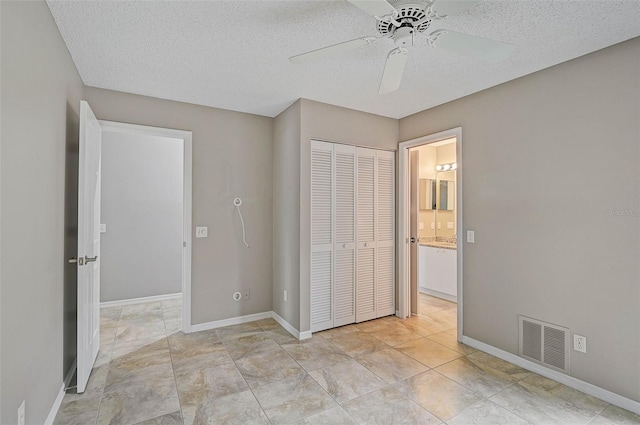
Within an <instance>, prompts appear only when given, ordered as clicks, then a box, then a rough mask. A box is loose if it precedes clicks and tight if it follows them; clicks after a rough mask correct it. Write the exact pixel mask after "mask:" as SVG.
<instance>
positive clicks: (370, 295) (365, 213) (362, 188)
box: [356, 148, 376, 322]
mask: <svg viewBox="0 0 640 425" xmlns="http://www.w3.org/2000/svg"><path fill="white" fill-rule="evenodd" d="M356 158H357V162H356V176H357V177H356V193H357V195H356V199H357V203H356V206H357V209H356V217H357V219H356V222H357V233H356V235H357V243H356V322H362V321H365V320H370V319H375V318H376V287H375V281H376V276H375V274H376V273H375V269H376V267H375V256H376V252H375V251H376V250H375V247H376V246H375V245H376V240H375V229H376V223H375V220H376V206H375V198H376V181H375V180H376V151H375V150H374V149H365V148H357V149H356Z"/></svg>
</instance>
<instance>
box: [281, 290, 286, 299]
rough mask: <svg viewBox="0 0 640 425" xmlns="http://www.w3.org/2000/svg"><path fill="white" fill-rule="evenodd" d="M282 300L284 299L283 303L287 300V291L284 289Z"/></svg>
mask: <svg viewBox="0 0 640 425" xmlns="http://www.w3.org/2000/svg"><path fill="white" fill-rule="evenodd" d="M282 298H284V300H285V301H286V300H287V290H286V289H285V290H284V292H283V293H282Z"/></svg>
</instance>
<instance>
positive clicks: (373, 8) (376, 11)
mask: <svg viewBox="0 0 640 425" xmlns="http://www.w3.org/2000/svg"><path fill="white" fill-rule="evenodd" d="M348 2H349V3H351V4H352V5H354V6H356V7H359V8H360V9H362V10H364V11H365V12H367V13H368V14H369V15H371V16H380V17H381V16H385V15H390V14H392V13H394V12H395V11H396V9H395V7H393V6H391V5H390V4H389V2H387V0H348Z"/></svg>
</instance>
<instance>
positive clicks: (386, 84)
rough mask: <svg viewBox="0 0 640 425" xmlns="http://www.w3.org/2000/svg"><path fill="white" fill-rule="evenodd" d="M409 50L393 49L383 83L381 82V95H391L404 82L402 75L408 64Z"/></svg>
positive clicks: (385, 68)
mask: <svg viewBox="0 0 640 425" xmlns="http://www.w3.org/2000/svg"><path fill="white" fill-rule="evenodd" d="M408 53H409V52H408V51H407V49H403V48H396V49H393V50H392V51H391V52H390V53H389V56H387V63H386V64H385V66H384V72H383V73H382V81H380V89H379V90H378V93H379V94H385V93H391V92H393V91H396V90H398V88H399V87H400V82H401V81H402V73H403V72H404V66H405V64H406V63H407V54H408Z"/></svg>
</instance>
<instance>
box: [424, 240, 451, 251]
mask: <svg viewBox="0 0 640 425" xmlns="http://www.w3.org/2000/svg"><path fill="white" fill-rule="evenodd" d="M420 246H428V247H431V248H443V249H453V250H457V249H458V245H457V244H456V243H449V242H435V241H434V242H420Z"/></svg>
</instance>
